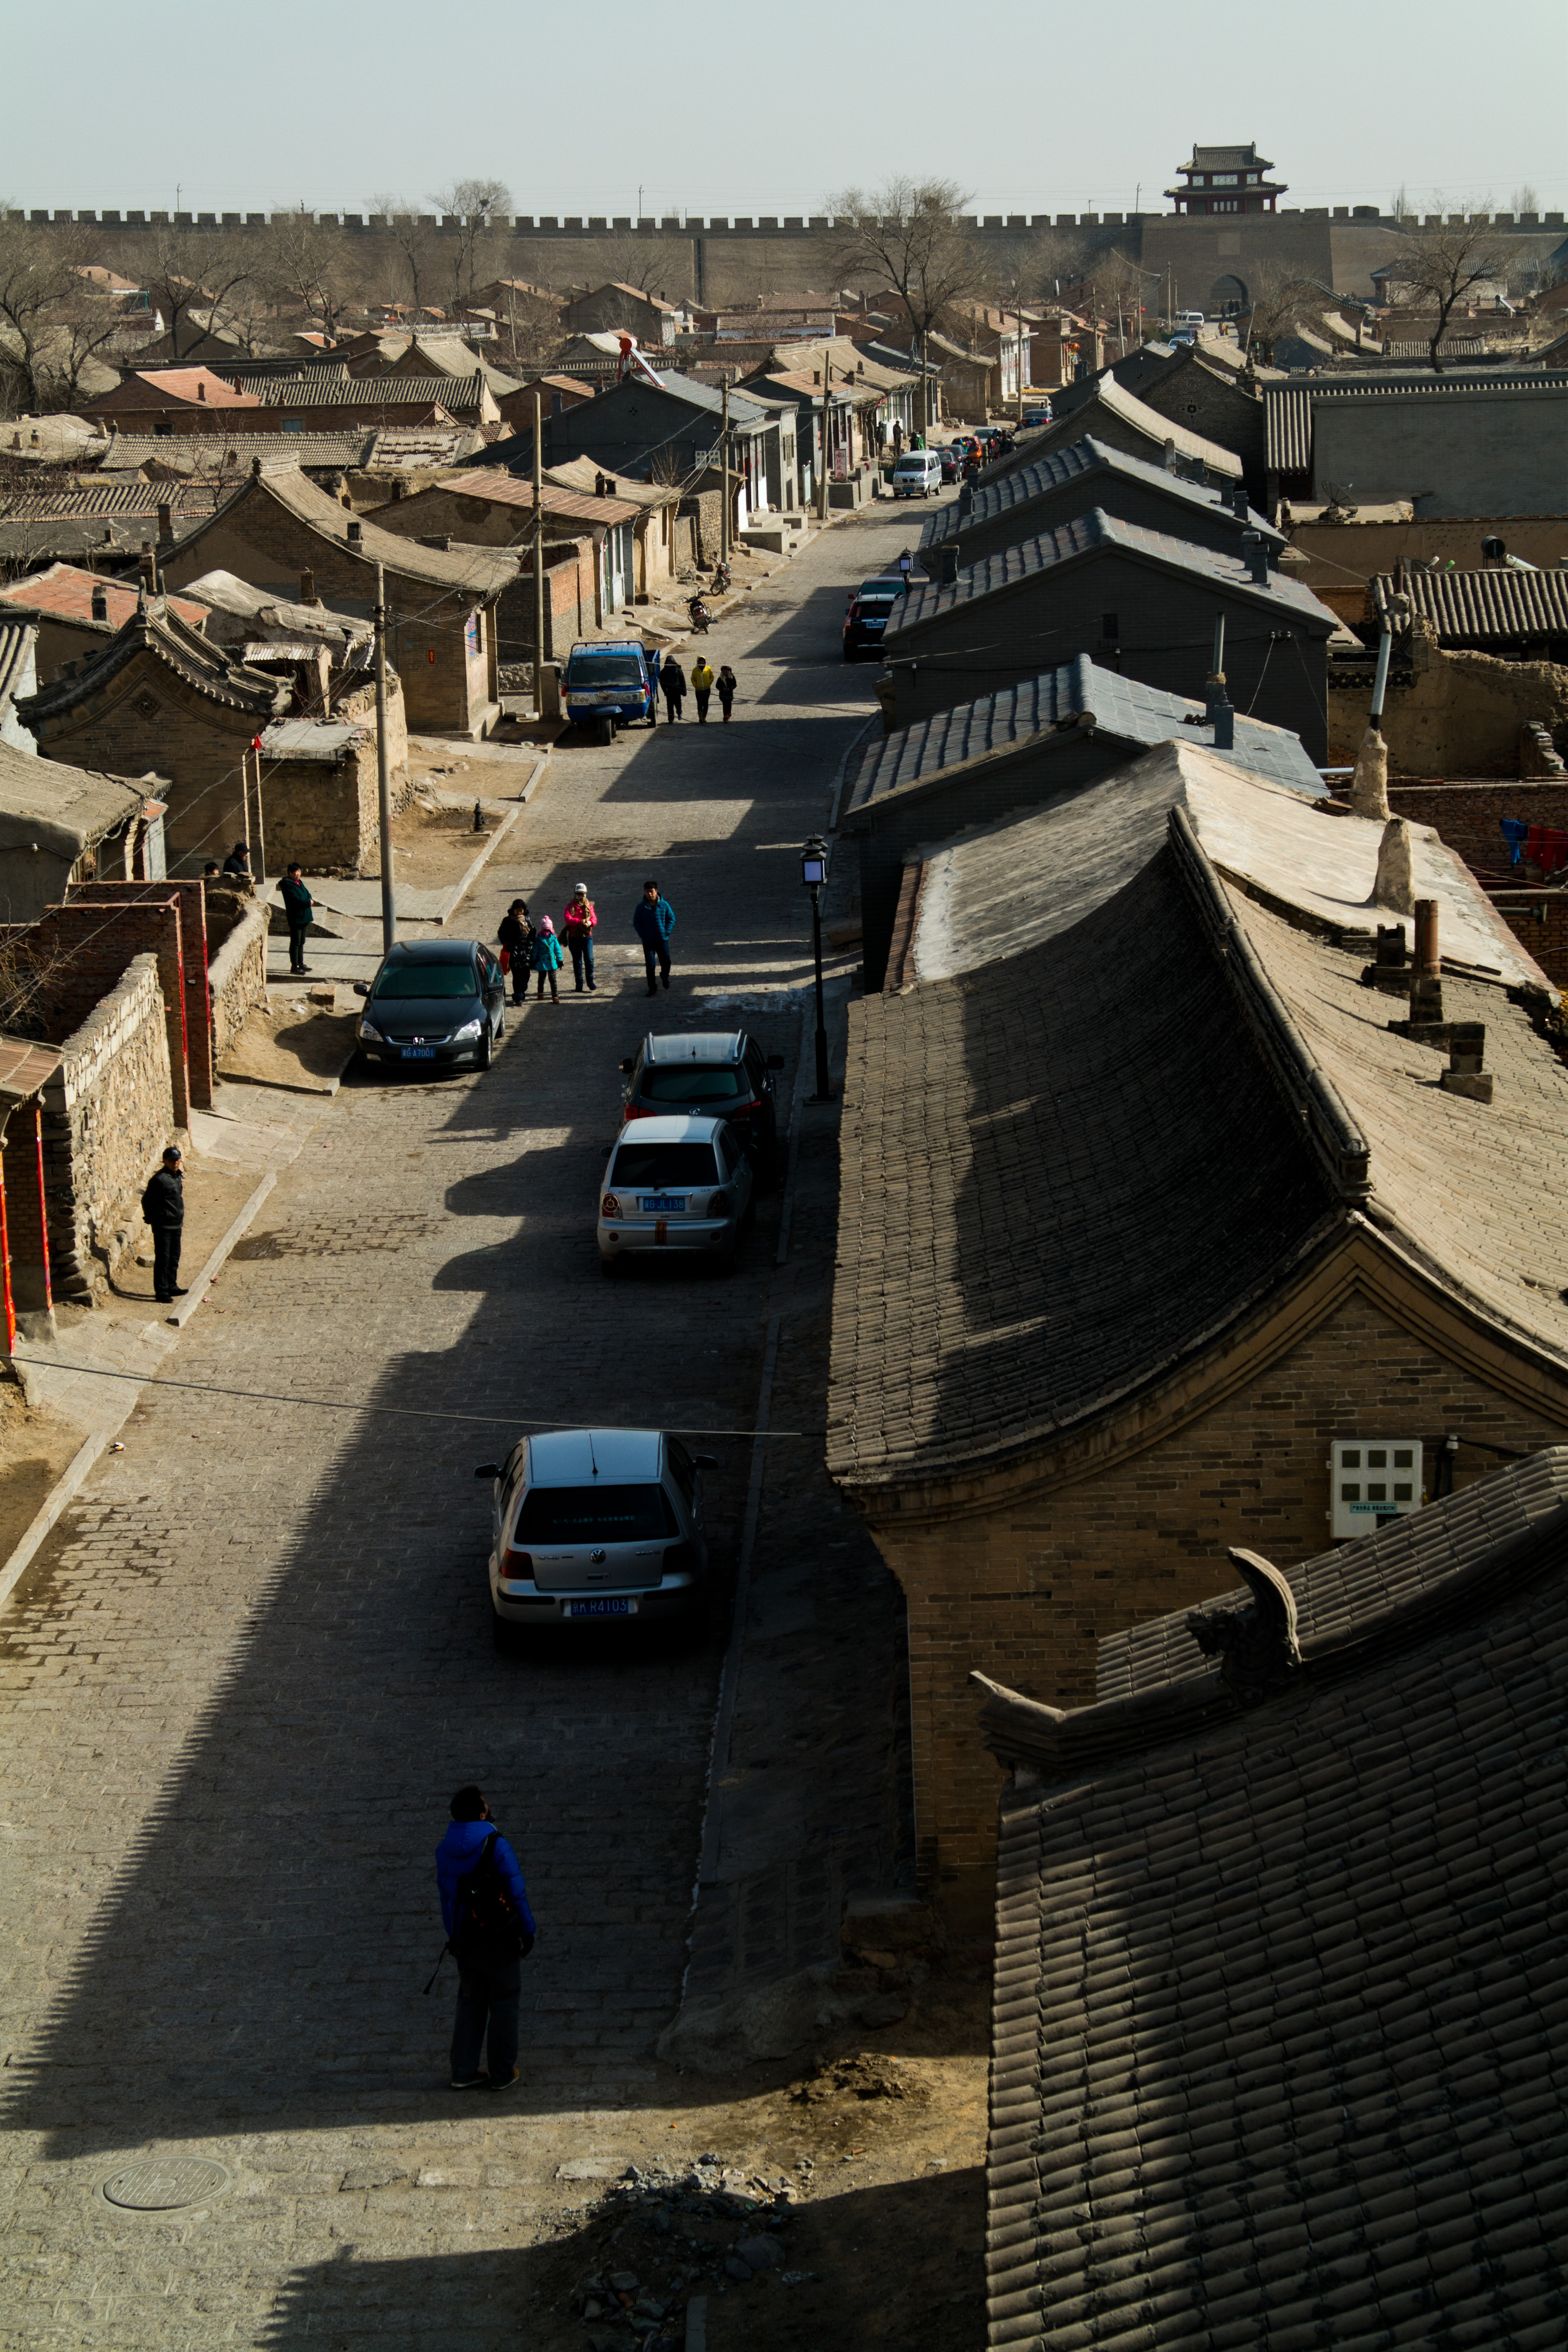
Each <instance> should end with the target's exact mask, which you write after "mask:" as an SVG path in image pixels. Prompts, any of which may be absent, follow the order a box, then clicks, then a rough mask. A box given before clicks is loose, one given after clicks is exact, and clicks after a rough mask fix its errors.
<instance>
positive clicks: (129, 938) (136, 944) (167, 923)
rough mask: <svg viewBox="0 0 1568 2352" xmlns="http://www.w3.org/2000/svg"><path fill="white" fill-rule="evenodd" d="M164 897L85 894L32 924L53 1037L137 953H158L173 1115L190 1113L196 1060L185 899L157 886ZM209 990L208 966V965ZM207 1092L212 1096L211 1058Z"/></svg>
mask: <svg viewBox="0 0 1568 2352" xmlns="http://www.w3.org/2000/svg"><path fill="white" fill-rule="evenodd" d="M150 887H152V888H154V889H158V890H159V891H160V898H159V899H158V900H157V901H156V902H154V901H150V900H146V899H138V900H135V901H133V902H131V903H130V904H125V905H112V906H95V905H92V904H90V903H87V902H84V901H82V900H79V899H78V900H76V901H74V902H68V904H67V905H65V906H63V907H50V908H47V911H46V912H45V913H44V914H43V915H42V916H41V917H40V919H39V920H38V921H37V923H35V924H34V925H33V927H32V933H31V945H30V948H29V952H30V953H31V954H32V955H33V956H34V957H35V958H36V959H37V961H40V962H42V963H44V964H46V965H47V967H48V980H47V987H46V990H45V995H44V1025H45V1029H46V1031H47V1036H48V1041H49V1043H50V1044H51V1045H64V1044H65V1042H66V1040H67V1038H68V1037H69V1036H71V1035H72V1034H74V1033H75V1032H76V1031H77V1030H78V1029H80V1028H81V1026H82V1025H83V1024H84V1023H85V1022H87V1021H88V1019H89V1016H90V1015H91V1013H93V1011H94V1010H95V1008H96V1007H97V1006H99V1004H101V1003H103V1002H104V1001H105V999H106V998H107V997H108V996H109V995H110V992H111V991H112V990H113V989H114V988H115V987H116V986H117V984H118V983H119V982H120V979H121V978H122V976H123V975H124V973H125V972H126V971H127V970H128V969H129V967H130V965H131V961H132V960H133V959H134V958H136V957H137V956H140V955H142V954H152V956H154V957H155V958H156V960H157V967H158V980H159V985H160V987H161V988H162V1004H163V1017H164V1022H165V1024H166V1027H167V1032H168V1062H169V1071H170V1078H171V1085H172V1108H173V1122H174V1125H175V1126H176V1127H187V1126H189V1124H190V1117H191V1086H190V1066H189V1057H188V1055H187V1050H186V1042H185V980H184V965H183V955H182V952H181V934H180V905H179V900H178V898H177V897H176V896H175V892H174V889H173V887H172V886H171V887H168V888H167V889H165V888H164V887H163V886H162V885H159V884H152V885H151V886H150ZM202 985H203V992H204V995H205V985H206V970H205V963H203V967H202ZM208 1099H209V1100H210V1099H211V1077H210V1065H209V1081H208Z"/></svg>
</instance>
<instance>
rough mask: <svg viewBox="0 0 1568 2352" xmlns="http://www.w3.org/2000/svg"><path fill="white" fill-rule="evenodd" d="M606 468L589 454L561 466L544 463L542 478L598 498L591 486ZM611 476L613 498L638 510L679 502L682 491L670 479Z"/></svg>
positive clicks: (671, 505) (559, 486)
mask: <svg viewBox="0 0 1568 2352" xmlns="http://www.w3.org/2000/svg"><path fill="white" fill-rule="evenodd" d="M605 470H606V468H605V467H602V466H596V465H595V464H594V462H593V460H592V458H591V457H571V458H569V459H568V460H567V462H566V463H565V464H564V465H561V466H547V467H545V469H544V477H545V480H546V481H547V482H553V483H554V484H555V485H556V486H557V488H559V489H563V490H576V491H578V492H580V493H581V494H583V495H585V496H587V497H589V498H591V499H597V498H598V495H599V493H598V492H597V490H596V489H595V488H594V487H593V485H594V483H595V481H596V480H597V479H598V478H599V476H600V475H601V474H602V473H604V472H605ZM613 479H614V483H615V495H616V497H617V498H618V499H625V500H626V501H627V502H628V503H629V504H630V505H632V506H634V507H636V508H638V509H643V508H644V507H674V506H679V504H680V502H681V491H680V489H679V488H678V486H677V485H676V484H674V483H673V482H632V481H628V480H627V478H626V477H625V476H624V475H623V474H616V475H615V476H614V477H613Z"/></svg>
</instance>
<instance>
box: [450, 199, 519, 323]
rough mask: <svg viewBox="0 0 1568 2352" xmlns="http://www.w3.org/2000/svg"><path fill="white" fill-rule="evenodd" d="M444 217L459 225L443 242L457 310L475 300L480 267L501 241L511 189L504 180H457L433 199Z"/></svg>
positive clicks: (510, 208) (510, 205) (507, 214)
mask: <svg viewBox="0 0 1568 2352" xmlns="http://www.w3.org/2000/svg"><path fill="white" fill-rule="evenodd" d="M430 201H431V203H432V204H433V205H436V206H437V207H438V208H439V210H440V212H441V213H442V215H443V216H444V217H446V218H450V219H455V221H456V222H457V228H456V230H455V232H453V231H451V230H448V231H447V232H446V235H445V237H444V242H443V249H444V251H445V252H446V253H447V256H448V258H449V260H450V263H451V267H452V299H453V301H454V303H455V305H456V306H457V307H458V308H461V307H462V306H463V305H464V304H465V303H467V302H472V301H473V299H474V288H475V285H476V282H477V280H478V278H479V274H480V269H481V265H482V263H483V262H484V261H485V260H486V258H487V257H488V256H489V253H490V250H491V248H492V247H494V246H497V244H498V242H499V239H498V234H497V233H498V231H499V229H500V225H501V223H502V222H503V221H504V220H506V219H507V218H508V217H509V215H510V214H511V210H512V194H511V190H510V189H509V188H508V187H507V184H506V183H505V181H504V180H454V181H453V183H452V184H451V186H450V187H448V188H443V189H442V190H441V191H440V192H439V194H435V195H434V196H432V198H431V200H430Z"/></svg>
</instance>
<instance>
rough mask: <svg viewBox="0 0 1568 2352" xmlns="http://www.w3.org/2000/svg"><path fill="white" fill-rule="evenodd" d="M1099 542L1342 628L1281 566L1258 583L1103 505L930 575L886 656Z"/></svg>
mask: <svg viewBox="0 0 1568 2352" xmlns="http://www.w3.org/2000/svg"><path fill="white" fill-rule="evenodd" d="M1100 548H1116V549H1119V550H1121V551H1124V552H1125V553H1127V554H1129V555H1141V556H1144V557H1146V558H1147V559H1148V560H1149V561H1150V562H1155V563H1157V564H1158V565H1160V567H1161V568H1162V569H1163V570H1166V571H1170V572H1181V573H1183V574H1185V575H1186V577H1187V578H1188V579H1189V580H1191V581H1192V582H1193V583H1194V585H1195V586H1197V585H1201V586H1203V587H1206V588H1207V589H1209V590H1212V589H1214V588H1215V587H1216V586H1218V585H1223V586H1224V587H1225V588H1226V589H1227V590H1228V592H1229V593H1231V594H1232V595H1237V596H1241V597H1243V598H1245V599H1246V600H1247V601H1248V602H1249V603H1255V604H1262V605H1265V606H1272V607H1273V608H1274V609H1275V610H1276V611H1279V612H1283V613H1288V614H1290V616H1291V619H1293V620H1296V621H1299V622H1306V623H1307V624H1309V625H1316V626H1317V627H1318V628H1319V629H1320V630H1321V632H1322V635H1324V636H1325V637H1326V636H1328V635H1330V634H1331V632H1332V631H1333V629H1334V628H1336V627H1337V626H1338V623H1337V622H1336V620H1335V618H1334V615H1333V614H1332V613H1331V612H1330V611H1329V609H1328V607H1327V606H1326V605H1325V604H1321V603H1320V602H1319V600H1318V599H1317V597H1316V596H1314V595H1313V593H1312V590H1311V589H1310V588H1303V587H1302V586H1301V583H1300V582H1298V581H1295V580H1291V579H1288V578H1287V577H1286V576H1285V575H1284V574H1283V573H1282V572H1270V574H1269V577H1268V580H1267V581H1266V582H1265V583H1262V584H1259V583H1256V582H1255V581H1254V580H1253V578H1252V575H1251V572H1250V570H1249V566H1248V564H1247V562H1246V560H1245V558H1244V557H1242V556H1240V555H1221V554H1220V553H1219V552H1218V550H1217V549H1214V548H1208V547H1195V546H1194V545H1193V543H1192V541H1190V540H1186V539H1177V538H1176V536H1175V535H1174V534H1173V533H1172V532H1170V531H1168V530H1145V528H1144V527H1143V525H1142V524H1141V523H1133V522H1123V521H1121V520H1118V519H1117V517H1115V516H1114V515H1108V514H1107V513H1106V512H1105V510H1104V509H1103V507H1091V509H1089V512H1088V513H1087V514H1084V515H1078V516H1075V517H1074V518H1073V520H1071V522H1063V523H1058V524H1057V525H1056V526H1055V528H1054V529H1053V530H1046V531H1041V532H1040V536H1039V537H1038V538H1037V539H1020V540H1019V541H1016V543H1015V544H1014V545H1013V546H1011V547H1005V548H1001V549H999V550H998V552H997V553H996V554H994V555H986V556H982V557H981V558H980V561H979V562H977V563H972V564H970V565H969V566H968V567H967V570H965V571H962V572H959V574H958V577H957V579H956V580H955V581H952V582H950V583H947V584H946V585H945V586H939V585H938V584H937V583H936V582H934V581H930V582H927V583H925V586H924V587H922V588H917V589H915V588H912V589H911V590H910V592H909V594H908V596H907V597H906V598H905V599H904V609H903V611H902V613H901V614H899V617H898V625H897V626H896V628H894V627H891V626H890V627H889V629H888V631H887V634H886V635H885V637H884V638H883V655H884V657H885V658H886V659H888V660H890V661H897V660H900V659H904V658H908V657H910V656H913V655H914V654H915V653H916V652H917V651H918V636H919V632H920V631H921V629H923V628H924V627H925V626H926V625H928V624H929V623H930V622H932V621H935V620H938V619H940V618H941V617H942V616H943V615H944V614H947V613H950V612H953V611H955V610H956V608H957V607H958V606H960V605H963V604H974V603H977V601H978V600H979V599H980V598H982V597H985V596H995V595H1000V594H1003V593H1006V592H1007V591H1009V590H1010V589H1015V588H1017V587H1019V585H1020V583H1023V582H1024V581H1027V580H1030V579H1036V578H1038V577H1039V576H1040V574H1041V573H1042V572H1049V571H1051V570H1052V569H1053V568H1054V567H1055V566H1056V565H1057V564H1068V563H1071V562H1076V561H1077V560H1079V559H1080V558H1082V557H1083V556H1088V555H1092V554H1093V553H1094V552H1095V551H1096V550H1097V549H1100Z"/></svg>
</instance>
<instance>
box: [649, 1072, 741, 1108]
mask: <svg viewBox="0 0 1568 2352" xmlns="http://www.w3.org/2000/svg"><path fill="white" fill-rule="evenodd" d="M750 1092H751V1089H750V1087H748V1086H747V1083H746V1080H745V1078H744V1077H743V1076H741V1073H740V1071H739V1070H738V1069H737V1066H736V1065H735V1064H734V1063H733V1062H727V1063H722V1064H720V1065H719V1066H718V1067H717V1068H714V1069H704V1068H702V1067H701V1066H700V1065H699V1066H695V1067H694V1066H693V1065H692V1064H691V1063H690V1062H675V1063H673V1064H672V1065H671V1066H670V1067H669V1068H668V1069H664V1070H662V1069H660V1068H659V1067H658V1066H657V1064H655V1065H654V1066H653V1068H652V1069H645V1070H644V1071H643V1083H642V1085H641V1086H640V1087H638V1089H637V1099H638V1101H639V1102H667V1103H710V1102H736V1101H738V1099H739V1097H741V1096H742V1095H747V1094H749V1093H750Z"/></svg>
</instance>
